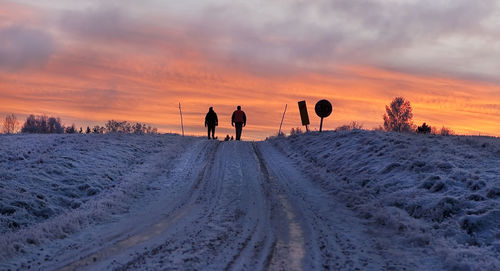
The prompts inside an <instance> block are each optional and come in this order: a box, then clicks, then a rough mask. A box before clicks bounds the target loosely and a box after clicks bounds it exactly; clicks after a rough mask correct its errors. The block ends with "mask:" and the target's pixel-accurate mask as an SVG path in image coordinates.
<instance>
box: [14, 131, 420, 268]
mask: <svg viewBox="0 0 500 271" xmlns="http://www.w3.org/2000/svg"><path fill="white" fill-rule="evenodd" d="M176 163H177V164H176V167H175V168H174V170H172V171H170V172H168V173H167V174H164V175H160V176H159V177H158V178H160V181H161V179H162V178H164V182H162V185H161V186H160V187H159V188H158V189H159V191H158V192H159V193H158V194H159V195H160V196H158V197H156V198H151V199H148V200H145V201H143V202H141V203H139V204H137V205H135V206H134V207H133V208H131V210H130V211H129V212H128V213H126V214H125V215H123V216H122V217H120V218H119V219H117V220H116V221H114V222H112V223H107V224H103V225H98V226H95V227H92V228H88V229H86V230H83V231H81V232H79V233H77V234H75V235H74V236H71V237H69V238H66V239H64V240H60V241H55V242H54V243H52V244H51V245H50V246H46V248H45V252H44V254H47V253H50V254H52V256H51V257H50V258H48V260H47V259H45V260H44V261H41V263H40V265H36V264H35V263H36V262H37V259H36V257H34V258H30V260H29V262H25V263H22V264H20V265H21V266H24V267H26V266H29V264H30V263H31V264H32V265H33V266H34V267H35V269H42V270H137V269H139V270H159V269H183V270H186V269H188V270H193V269H203V270H321V269H334V270H356V269H358V270H383V269H398V270H402V269H405V268H407V269H408V266H409V265H408V263H407V262H405V261H404V258H398V257H395V255H390V252H389V250H382V249H380V248H379V247H380V245H379V244H378V243H377V239H376V238H375V236H374V235H373V234H370V233H369V232H370V231H369V230H368V228H367V226H366V225H365V224H364V222H363V221H362V220H361V219H359V218H357V217H356V215H355V214H354V213H353V212H352V211H351V210H349V209H347V208H346V207H345V206H344V204H342V203H340V202H336V201H335V200H334V199H333V198H332V196H331V195H328V194H327V193H325V192H324V191H322V190H321V189H320V188H318V187H315V186H314V185H313V184H312V183H311V182H310V180H309V179H308V178H307V177H306V176H304V175H303V174H302V173H301V172H299V171H298V170H297V169H296V167H295V166H294V165H293V164H292V163H291V162H290V161H289V160H288V158H286V157H285V156H284V155H283V154H282V153H280V152H278V151H277V150H276V149H275V148H274V147H273V146H272V145H271V144H269V143H267V142H258V143H253V142H223V143H222V142H212V141H196V142H195V144H193V145H192V146H191V147H190V148H188V150H187V151H186V152H185V153H184V154H183V156H182V157H180V158H179V159H178V160H177V162H176ZM27 258H29V257H27ZM38 260H39V259H38ZM20 265H18V266H20ZM410 267H411V265H410ZM414 267H415V266H414ZM409 269H412V268H409Z"/></svg>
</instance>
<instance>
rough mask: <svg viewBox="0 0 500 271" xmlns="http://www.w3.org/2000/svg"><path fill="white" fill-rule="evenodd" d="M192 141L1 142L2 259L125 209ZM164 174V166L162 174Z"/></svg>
mask: <svg viewBox="0 0 500 271" xmlns="http://www.w3.org/2000/svg"><path fill="white" fill-rule="evenodd" d="M192 140H193V139H192V138H182V137H179V136H176V135H143V136H138V135H118V134H117V135H79V134H76V135H12V136H0V149H1V153H0V233H1V236H0V247H1V248H2V249H1V252H0V258H2V257H6V256H8V255H9V254H10V253H12V252H22V251H23V248H24V247H25V246H27V245H36V244H38V243H40V242H43V241H44V240H46V239H57V238H64V237H65V236H67V235H68V234H70V233H73V232H75V231H77V230H79V229H81V228H82V227H85V226H88V225H90V224H93V223H95V222H98V221H102V220H103V219H105V218H107V217H109V216H110V215H113V214H117V213H122V212H124V211H126V210H127V208H128V206H129V203H130V202H131V200H133V199H134V198H137V197H140V196H141V194H142V193H144V191H146V190H147V189H148V187H149V183H148V179H149V177H151V175H154V174H158V172H157V171H158V168H159V167H156V165H158V164H161V163H163V164H168V163H169V162H170V161H172V160H173V159H174V158H175V157H177V156H178V155H179V154H181V153H182V152H183V151H184V150H185V148H186V146H187V145H188V144H189V143H190V142H192ZM163 168H164V169H168V167H163Z"/></svg>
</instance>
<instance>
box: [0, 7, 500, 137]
mask: <svg viewBox="0 0 500 271" xmlns="http://www.w3.org/2000/svg"><path fill="white" fill-rule="evenodd" d="M313 2H314V1H313ZM438 2H439V1H438ZM364 4H365V5H367V6H366V7H363V8H361V9H360V8H359V6H356V5H355V4H352V3H351V2H350V1H345V0H338V1H333V2H331V1H317V2H314V3H304V2H302V1H276V2H274V3H273V4H266V2H265V1H263V2H258V1H257V2H256V3H255V4H242V3H230V2H225V1H223V2H220V3H219V2H213V3H212V2H211V1H205V2H204V3H203V4H200V5H198V2H196V1H186V2H185V3H184V2H183V4H179V3H177V2H175V1H172V2H170V1H166V2H158V1H149V2H145V3H144V5H138V4H134V3H133V2H129V1H125V2H123V3H122V2H112V3H110V4H101V3H99V1H95V2H94V1H88V2H86V3H85V4H79V5H76V4H72V3H67V2H65V1H58V0H52V1H47V2H44V4H30V3H29V2H28V1H4V2H2V3H0V39H1V40H2V41H7V42H5V43H4V44H1V45H0V93H1V94H2V97H1V98H0V117H4V116H5V115H6V114H7V113H14V114H16V115H17V116H18V117H19V118H20V119H21V121H24V119H23V118H24V117H25V116H26V115H28V114H46V115H53V116H57V117H61V119H62V120H63V122H64V123H65V124H66V125H71V124H73V123H74V124H75V125H76V126H77V127H80V126H81V127H84V128H85V127H86V126H93V125H95V124H99V125H103V124H104V122H105V121H107V120H110V119H116V120H127V121H138V122H145V123H148V124H151V125H152V126H155V127H158V128H159V131H160V132H175V133H180V120H179V114H178V103H179V102H180V103H181V104H182V107H183V114H184V123H185V131H186V134H190V135H205V133H206V132H205V128H204V127H203V119H204V117H205V114H206V112H207V111H208V107H210V106H213V107H214V109H215V111H216V112H217V113H218V115H219V123H220V124H219V128H218V129H217V130H216V132H217V135H218V136H219V138H223V137H224V136H225V135H226V134H234V131H233V129H232V127H231V125H230V116H231V113H232V112H233V111H234V109H235V107H236V106H237V105H241V106H242V107H243V110H244V111H245V112H246V113H247V116H248V126H247V127H246V129H244V131H243V139H250V140H252V139H253V140H255V139H263V138H265V137H267V136H270V135H273V134H276V133H277V131H278V128H279V123H280V120H281V116H282V114H283V109H284V106H285V104H288V111H287V115H286V117H285V121H284V124H283V131H285V132H288V131H289V130H290V129H291V128H295V127H301V125H300V117H299V113H298V107H297V102H298V101H300V100H306V102H307V105H308V109H309V116H310V118H311V127H310V128H311V129H313V130H314V129H316V128H318V127H319V118H318V117H317V116H316V115H315V114H314V104H315V103H316V102H317V101H318V100H320V99H323V98H325V99H328V100H330V101H331V102H332V104H333V107H334V111H333V114H332V116H331V117H329V118H327V119H326V121H325V128H326V129H334V128H336V127H337V126H340V125H343V124H347V123H349V122H350V121H357V122H359V123H361V124H363V125H364V127H365V128H375V127H377V126H379V125H381V124H382V115H383V114H384V112H385V105H387V104H389V103H390V102H391V100H392V99H393V98H394V97H396V96H403V97H405V98H407V99H408V100H409V101H410V102H411V103H412V107H413V111H414V122H415V124H417V125H420V124H421V123H422V122H427V123H428V124H430V125H431V126H435V127H437V128H440V127H442V126H446V127H449V128H451V129H453V130H454V131H455V132H456V133H458V134H469V135H478V134H481V135H491V136H500V127H499V125H498V123H500V80H498V78H497V76H496V74H494V73H495V71H496V70H498V69H500V59H499V58H500V47H498V48H496V49H495V48H493V49H492V46H491V44H492V43H493V44H498V43H500V38H499V37H498V36H496V35H495V30H494V29H495V25H499V24H500V21H499V20H498V19H496V18H500V17H498V16H497V15H498V14H500V12H499V7H498V4H497V3H496V2H495V1H485V2H483V3H481V4H477V5H476V4H468V2H467V1H462V0H460V1H457V2H454V4H450V3H447V4H445V3H444V2H443V3H438V4H436V5H435V6H432V4H431V3H430V2H429V3H427V2H426V5H425V6H421V5H420V4H418V3H417V2H415V3H413V2H411V3H410V2H408V3H406V4H397V5H396V4H395V3H394V1H382V0H380V1H367V2H366V3H364ZM387 8H393V9H395V10H396V11H397V12H396V13H395V14H394V15H393V16H392V17H391V16H389V17H387V15H385V14H386V12H385V11H386V10H387ZM365 9H368V10H367V11H366V13H365V12H364V10H365ZM299 11H300V12H302V13H300V14H301V16H300V17H294V16H295V15H296V13H295V12H299ZM408 12H417V13H418V12H420V15H421V16H423V18H419V19H415V18H414V17H413V16H410V15H411V13H408ZM457 12H459V14H460V15H461V16H460V17H461V18H462V20H465V21H466V22H463V21H459V22H456V21H454V20H455V19H453V18H451V17H449V16H451V15H450V14H454V15H456V14H457ZM239 14H245V16H244V17H245V18H240V17H241V16H239ZM370 14H376V15H377V16H378V17H377V16H372V17H370ZM331 15H335V16H333V19H332V18H331V17H332V16H331ZM351 15H356V16H357V17H353V19H350V20H348V21H347V22H346V23H343V24H339V22H342V20H341V19H342V18H351V17H350V16H351ZM446 15H449V16H448V17H446ZM426 16H427V17H426ZM425 18H427V19H425ZM441 18H445V19H441ZM464 18H465V19H464ZM339 20H340V21H339ZM408 20H409V21H408ZM448 20H452V21H453V22H449V21H448ZM400 21H405V22H406V25H398V22H400ZM388 22H391V23H393V24H394V26H393V27H392V28H391V29H385V28H384V27H385V26H384V25H385V24H384V23H388ZM457 24H462V25H457ZM370 25H373V27H369V26H370ZM431 30H432V31H431ZM408 31H410V32H411V33H409V34H407V32H408ZM412 35H414V36H412Z"/></svg>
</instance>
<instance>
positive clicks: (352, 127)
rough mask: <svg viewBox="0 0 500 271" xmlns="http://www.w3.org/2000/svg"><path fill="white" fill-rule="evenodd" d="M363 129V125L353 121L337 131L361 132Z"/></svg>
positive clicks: (336, 129)
mask: <svg viewBox="0 0 500 271" xmlns="http://www.w3.org/2000/svg"><path fill="white" fill-rule="evenodd" d="M362 128H363V124H360V123H358V122H357V121H352V122H351V123H349V124H345V125H342V126H339V127H337V128H335V131H352V130H361V129H362Z"/></svg>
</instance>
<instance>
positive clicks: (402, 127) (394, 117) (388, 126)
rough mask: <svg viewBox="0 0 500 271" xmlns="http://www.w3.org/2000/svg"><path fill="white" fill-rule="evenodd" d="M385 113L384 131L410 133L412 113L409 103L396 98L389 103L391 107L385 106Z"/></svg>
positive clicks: (401, 98)
mask: <svg viewBox="0 0 500 271" xmlns="http://www.w3.org/2000/svg"><path fill="white" fill-rule="evenodd" d="M385 110H386V111H387V113H386V114H384V130H385V131H388V132H390V131H392V132H412V131H413V130H414V129H413V126H414V125H413V123H412V118H413V113H412V108H411V104H410V101H408V100H405V98H403V97H396V98H394V100H392V102H391V106H390V107H389V106H387V105H386V106H385Z"/></svg>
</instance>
